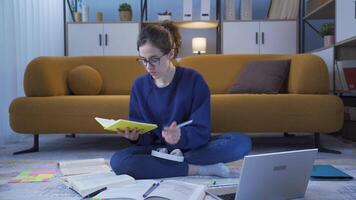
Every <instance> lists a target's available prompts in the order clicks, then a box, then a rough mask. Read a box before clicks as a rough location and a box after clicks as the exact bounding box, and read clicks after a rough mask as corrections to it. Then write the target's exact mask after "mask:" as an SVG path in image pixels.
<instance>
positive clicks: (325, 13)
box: [304, 0, 335, 19]
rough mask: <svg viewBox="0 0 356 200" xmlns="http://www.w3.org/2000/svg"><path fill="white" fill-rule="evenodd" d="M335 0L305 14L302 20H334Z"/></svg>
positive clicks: (330, 0)
mask: <svg viewBox="0 0 356 200" xmlns="http://www.w3.org/2000/svg"><path fill="white" fill-rule="evenodd" d="M334 18H335V0H329V1H327V2H325V3H324V4H322V5H320V6H319V7H318V8H316V9H315V10H313V11H311V12H310V13H309V14H307V15H306V16H305V17H304V19H334Z"/></svg>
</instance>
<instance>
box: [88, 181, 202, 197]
mask: <svg viewBox="0 0 356 200" xmlns="http://www.w3.org/2000/svg"><path fill="white" fill-rule="evenodd" d="M154 183H157V181H155V180H137V181H136V182H135V183H133V184H128V185H124V186H122V187H117V188H110V189H108V190H105V191H103V192H101V193H100V194H98V195H96V196H95V197H94V199H118V200H119V199H125V200H130V199H132V200H140V199H142V200H143V199H165V200H167V199H170V200H183V199H184V200H202V199H204V198H205V187H204V186H202V185H197V184H192V183H187V182H183V181H176V180H164V181H162V182H160V184H159V186H158V187H156V189H154V190H153V191H152V192H150V193H149V194H148V195H147V196H146V197H143V194H145V193H146V192H147V190H148V189H149V188H150V187H151V186H152V185H153V184H154Z"/></svg>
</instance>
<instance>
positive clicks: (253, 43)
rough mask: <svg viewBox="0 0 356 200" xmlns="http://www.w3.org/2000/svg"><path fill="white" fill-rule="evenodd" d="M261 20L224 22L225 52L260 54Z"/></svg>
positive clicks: (223, 47) (223, 48) (223, 49)
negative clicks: (259, 34)
mask: <svg viewBox="0 0 356 200" xmlns="http://www.w3.org/2000/svg"><path fill="white" fill-rule="evenodd" d="M258 32H259V22H224V23H223V30H222V34H223V44H222V45H223V46H222V53H223V54H258V53H259V44H258V43H259V41H258Z"/></svg>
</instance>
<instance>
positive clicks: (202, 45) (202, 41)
mask: <svg viewBox="0 0 356 200" xmlns="http://www.w3.org/2000/svg"><path fill="white" fill-rule="evenodd" d="M206 43H207V42H206V38H205V37H195V38H193V39H192V49H193V53H197V54H201V53H206V46H207V45H206Z"/></svg>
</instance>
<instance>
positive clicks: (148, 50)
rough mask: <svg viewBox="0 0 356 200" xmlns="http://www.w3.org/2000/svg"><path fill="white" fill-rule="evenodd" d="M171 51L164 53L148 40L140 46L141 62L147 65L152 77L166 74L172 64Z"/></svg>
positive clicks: (156, 77)
mask: <svg viewBox="0 0 356 200" xmlns="http://www.w3.org/2000/svg"><path fill="white" fill-rule="evenodd" d="M171 56H172V55H171V52H170V53H168V54H166V55H164V54H163V53H162V52H161V50H159V49H158V48H157V47H155V46H153V45H152V44H151V43H150V42H146V43H145V44H144V45H142V46H140V47H139V58H138V60H139V61H140V63H141V64H142V65H143V66H145V68H146V70H147V72H148V73H150V75H151V76H152V78H154V79H158V78H161V77H162V76H163V75H164V74H166V72H167V70H168V68H169V66H170V57H171Z"/></svg>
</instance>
